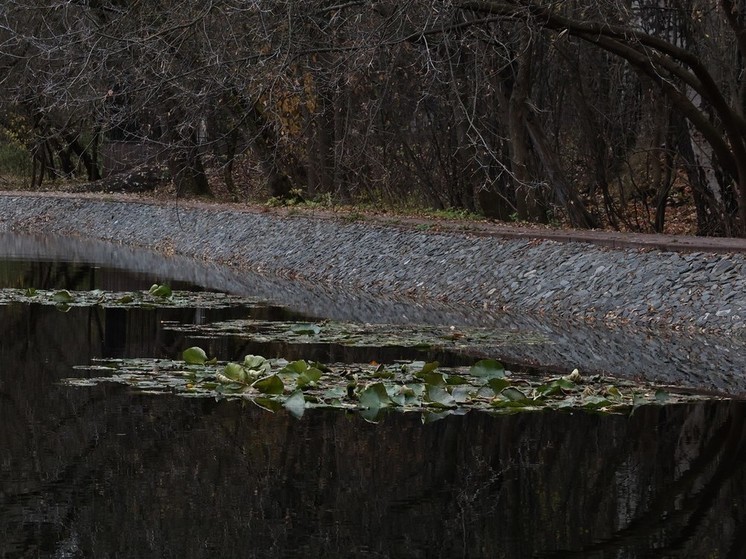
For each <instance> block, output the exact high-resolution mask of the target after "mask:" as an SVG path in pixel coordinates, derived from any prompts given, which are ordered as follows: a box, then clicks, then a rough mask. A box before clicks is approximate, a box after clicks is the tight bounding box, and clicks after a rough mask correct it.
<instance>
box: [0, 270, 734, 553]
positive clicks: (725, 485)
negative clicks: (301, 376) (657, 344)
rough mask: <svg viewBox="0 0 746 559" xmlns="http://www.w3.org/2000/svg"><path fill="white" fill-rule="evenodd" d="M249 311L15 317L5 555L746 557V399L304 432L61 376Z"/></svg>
mask: <svg viewBox="0 0 746 559" xmlns="http://www.w3.org/2000/svg"><path fill="white" fill-rule="evenodd" d="M18 266H20V265H18ZM54 266H56V267H59V266H60V265H54ZM54 266H53V267H54ZM21 267H22V268H23V266H21ZM63 267H64V266H63ZM18 272H19V271H18V270H16V272H14V273H13V274H11V275H12V277H13V278H16V279H17V278H18V277H19V276H18ZM20 273H21V276H20V277H23V274H27V275H28V277H32V278H33V281H34V282H39V283H36V285H35V287H44V288H60V287H66V288H87V287H88V285H86V284H85V281H89V282H90V277H91V274H92V273H94V275H95V277H96V279H95V281H94V283H96V285H95V287H99V288H104V289H133V288H142V285H138V284H137V283H138V282H140V281H143V282H145V284H146V285H145V286H146V287H147V285H148V282H151V280H150V279H147V278H138V277H130V278H127V276H126V274H121V273H116V274H114V273H111V274H110V273H109V272H107V271H106V270H95V271H92V270H91V269H85V267H82V268H81V267H77V268H75V269H69V270H68V271H67V272H66V274H61V273H60V272H59V270H57V271H50V270H49V269H47V267H42V266H38V265H33V266H32V265H26V266H25V268H24V269H23V270H20ZM71 278H88V279H82V280H80V282H83V283H79V284H77V285H70V284H68V283H67V282H68V281H71ZM8 279H10V276H4V277H3V281H7V280H8ZM159 279H163V278H159ZM23 281H25V280H23ZM45 282H46V283H45ZM113 282H122V283H121V284H120V285H117V286H114V285H112V283H113ZM42 283H44V284H43V285H42ZM125 284H126V285H125ZM236 312H237V311H235V310H234V311H206V314H205V313H202V312H200V313H197V312H196V311H195V310H193V309H192V310H190V309H174V310H163V309H159V310H130V311H122V310H121V309H108V310H105V309H99V308H94V309H82V308H74V309H71V310H70V311H69V312H67V313H62V312H59V311H57V310H55V309H54V308H51V307H41V306H35V305H31V306H24V305H10V306H5V307H0V325H1V326H0V328H2V332H1V333H0V336H1V337H0V557H133V558H135V557H137V558H140V557H179V558H191V557H216V556H219V555H223V556H226V557H309V556H310V557H313V556H319V557H532V556H541V557H583V558H585V557H615V558H620V557H621V558H636V557H648V556H651V553H652V554H653V556H664V557H666V556H680V557H709V556H718V557H739V556H741V553H742V550H743V549H744V548H746V541H744V540H745V539H746V536H745V534H746V530H744V528H746V526H744V522H745V520H746V518H745V517H744V515H745V514H746V511H745V508H744V507H746V505H745V504H744V503H746V466H745V465H746V421H744V420H745V417H744V414H745V413H746V407H745V406H746V404H744V403H741V402H725V403H717V404H715V403H705V404H695V405H681V406H671V407H646V408H640V409H638V410H636V411H635V413H634V414H633V415H632V416H631V417H626V416H603V415H593V414H587V413H575V414H570V413H554V412H546V413H544V412H543V413H535V414H519V415H513V416H499V417H492V416H490V415H487V414H484V413H470V414H467V415H466V416H463V417H450V418H448V419H445V420H442V421H439V422H436V423H433V424H428V425H422V423H421V421H420V418H419V416H415V415H404V414H391V415H389V416H387V418H386V419H385V420H384V421H383V422H382V423H380V424H377V425H372V424H368V423H366V422H365V421H363V420H362V419H361V418H360V417H359V416H358V415H347V414H343V413H338V412H333V411H323V412H322V411H317V412H313V413H310V412H309V413H307V414H306V415H304V417H303V419H302V420H299V421H298V420H295V419H292V418H291V417H290V416H288V415H286V414H284V413H278V414H270V413H267V412H265V411H262V410H259V409H258V408H256V407H253V406H252V405H250V404H243V405H242V403H241V402H236V401H231V402H228V401H218V402H216V401H213V400H192V399H182V398H176V397H168V396H154V395H146V394H135V393H133V392H131V391H130V390H129V389H128V388H127V387H124V386H120V385H103V386H97V387H92V388H85V389H84V388H74V387H67V386H62V385H59V384H57V381H58V380H59V379H61V378H64V377H68V376H70V375H71V371H72V366H73V365H77V364H86V363H88V362H89V361H90V360H91V359H92V358H95V357H101V356H107V355H124V356H129V357H140V356H151V357H160V356H163V357H174V356H175V355H177V354H178V352H180V351H181V350H182V349H183V348H184V347H186V344H188V343H189V342H190V340H185V339H182V338H181V337H179V336H180V334H178V333H175V332H164V331H162V330H161V329H160V323H161V321H164V320H179V321H182V322H193V321H196V320H222V319H225V318H228V317H230V316H232V315H233V314H235V313H236ZM241 312H243V313H244V314H245V313H246V312H247V311H241ZM252 312H259V313H264V314H265V315H266V318H269V319H271V318H273V317H274V318H283V319H287V313H285V312H284V311H281V310H279V309H265V310H258V311H252ZM221 343H227V342H221ZM236 343H238V342H236ZM244 349H245V348H244V347H243V346H235V347H232V346H230V345H225V346H221V347H220V348H219V350H220V352H216V353H219V354H220V355H225V354H226V353H230V352H240V351H243V350H244ZM256 349H259V348H256ZM317 351H322V350H321V349H320V348H319V349H317ZM226 357H227V358H238V356H233V355H226ZM651 550H654V551H651Z"/></svg>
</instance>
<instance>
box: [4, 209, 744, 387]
mask: <svg viewBox="0 0 746 559" xmlns="http://www.w3.org/2000/svg"><path fill="white" fill-rule="evenodd" d="M437 227H440V225H437ZM470 227H471V230H470V231H459V230H457V229H456V228H455V226H452V227H451V228H450V229H449V228H445V230H443V231H435V230H434V229H435V228H436V225H434V224H427V223H425V224H423V223H419V224H417V225H412V224H408V223H399V224H396V223H393V224H392V223H387V224H381V223H378V222H376V221H375V220H374V219H371V218H368V219H366V220H364V221H356V222H351V221H350V220H349V219H347V220H345V219H332V218H329V217H323V218H322V217H318V216H313V215H305V214H299V215H282V214H277V213H275V212H269V213H264V212H261V211H253V210H241V209H236V208H226V207H216V206H199V205H184V204H182V203H180V204H178V205H177V204H173V203H171V204H162V203H161V204H159V203H150V202H137V201H132V200H131V199H126V200H120V199H107V198H102V197H100V196H98V197H82V196H79V195H75V196H65V195H45V196H32V195H20V194H4V195H0V233H1V232H2V231H8V232H10V231H15V232H20V233H28V234H29V235H31V236H27V237H19V236H17V235H8V234H5V235H0V243H2V246H0V249H3V250H2V254H1V255H0V256H15V257H18V256H24V257H27V258H28V257H31V258H33V257H36V256H37V255H44V256H46V257H55V255H56V256H57V257H60V258H62V259H75V260H82V261H88V262H97V263H101V264H104V265H108V266H122V267H125V268H127V269H132V270H136V271H141V272H144V273H148V274H150V275H153V276H154V278H159V279H162V278H173V279H179V280H184V281H189V282H191V283H195V284H199V285H204V286H206V287H209V288H212V289H220V290H224V291H229V292H234V293H241V294H244V295H253V296H256V297H259V298H260V299H265V300H268V301H271V302H275V303H277V304H281V305H284V306H287V307H289V308H291V309H293V310H294V311H296V312H299V313H302V314H304V315H306V316H309V317H322V318H331V319H336V320H348V321H356V322H388V323H408V324H416V323H423V324H424V323H429V324H433V323H435V324H445V325H451V326H453V327H455V328H459V327H460V326H481V327H488V328H490V329H499V330H504V331H507V332H511V333H514V334H515V338H514V341H513V342H510V343H504V344H501V345H499V346H497V347H485V348H483V351H482V354H483V355H487V356H491V357H495V358H498V359H502V360H504V361H505V362H507V363H509V364H511V363H512V364H517V365H531V366H540V367H546V368H550V369H554V370H557V369H559V370H568V371H569V370H572V369H573V368H575V367H580V369H581V370H582V371H583V372H597V373H611V374H616V375H622V376H627V377H643V378H646V379H647V380H650V381H653V382H660V383H666V384H676V385H679V386H686V387H690V388H694V389H706V390H714V391H718V392H724V393H729V394H737V395H739V396H740V395H746V328H745V327H744V322H745V321H746V268H745V267H744V260H745V259H746V243H745V242H744V241H739V240H734V239H728V240H718V239H695V238H671V237H662V236H640V235H633V236H622V235H619V234H606V233H580V232H566V231H563V232H553V231H530V230H522V229H515V228H507V227H494V226H488V225H472V226H470ZM426 228H427V230H423V229H426ZM57 236H59V237H57ZM547 236H554V237H555V238H554V239H547V238H545V237H547ZM40 237H42V238H43V240H40ZM71 238H72V239H78V240H73V241H70V240H69V239H71ZM96 241H105V242H103V243H100V242H96ZM111 243H114V244H115V245H116V246H114V245H112V244H111ZM672 247H677V249H676V250H673V249H672ZM678 247H680V248H678ZM141 249H150V250H151V251H155V252H149V251H147V250H141ZM159 254H160V255H167V256H169V257H168V258H163V257H161V256H159ZM537 336H538V337H539V338H541V339H543V340H544V342H540V343H536V342H535V341H534V342H531V343H527V342H526V340H529V339H531V340H536V339H537Z"/></svg>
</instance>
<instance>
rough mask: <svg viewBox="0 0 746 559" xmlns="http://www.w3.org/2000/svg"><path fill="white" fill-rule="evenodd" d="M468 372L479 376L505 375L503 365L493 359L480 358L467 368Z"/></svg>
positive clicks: (500, 376)
mask: <svg viewBox="0 0 746 559" xmlns="http://www.w3.org/2000/svg"><path fill="white" fill-rule="evenodd" d="M469 374H471V375H473V376H475V377H480V378H487V379H490V378H502V377H504V376H505V367H503V364H502V363H500V362H499V361H495V360H494V359H482V360H481V361H477V362H476V363H474V365H473V366H472V367H471V369H469Z"/></svg>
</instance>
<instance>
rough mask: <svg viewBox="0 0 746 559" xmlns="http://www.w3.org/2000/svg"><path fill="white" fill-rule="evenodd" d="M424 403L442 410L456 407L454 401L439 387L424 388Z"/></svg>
mask: <svg viewBox="0 0 746 559" xmlns="http://www.w3.org/2000/svg"><path fill="white" fill-rule="evenodd" d="M425 401H426V402H429V403H431V404H433V405H435V406H439V407H443V408H453V407H456V400H455V399H454V398H453V396H451V394H449V393H448V391H447V390H445V389H444V388H442V387H440V386H434V385H430V384H428V385H427V386H425Z"/></svg>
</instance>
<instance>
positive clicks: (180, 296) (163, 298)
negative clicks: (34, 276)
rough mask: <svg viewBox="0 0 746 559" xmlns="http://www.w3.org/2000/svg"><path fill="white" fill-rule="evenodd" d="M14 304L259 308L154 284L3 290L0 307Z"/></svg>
mask: <svg viewBox="0 0 746 559" xmlns="http://www.w3.org/2000/svg"><path fill="white" fill-rule="evenodd" d="M10 303H35V304H39V305H53V306H55V307H57V308H58V309H59V310H62V311H67V310H69V309H70V308H71V307H94V306H100V307H105V308H156V307H169V308H228V307H232V306H236V305H243V306H247V307H248V306H256V305H258V300H257V299H254V298H247V297H238V296H235V295H228V294H226V293H219V292H212V291H204V292H192V291H178V290H172V289H171V287H170V286H169V285H168V284H158V283H155V284H153V285H152V286H151V287H150V289H148V290H147V291H145V290H141V291H127V292H112V291H103V290H100V289H93V290H90V291H71V290H68V289H58V290H49V289H35V288H33V287H29V288H26V289H13V288H7V289H0V305H7V304H10Z"/></svg>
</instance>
